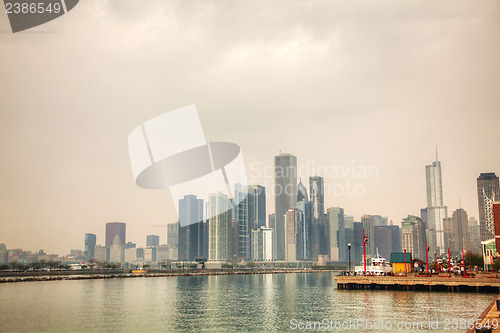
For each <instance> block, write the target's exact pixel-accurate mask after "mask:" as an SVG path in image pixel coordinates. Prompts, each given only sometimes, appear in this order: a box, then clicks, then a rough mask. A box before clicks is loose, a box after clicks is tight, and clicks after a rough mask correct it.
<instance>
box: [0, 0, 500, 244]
mask: <svg viewBox="0 0 500 333" xmlns="http://www.w3.org/2000/svg"><path fill="white" fill-rule="evenodd" d="M282 6H286V7H287V8H288V10H287V11H286V12H283V10H282ZM264 8H265V10H264ZM387 8H391V9H392V10H390V11H387ZM450 8H452V10H450ZM228 12H237V13H245V15H246V16H247V17H258V18H259V24H258V25H255V24H250V23H249V22H247V21H245V20H243V21H238V20H235V19H234V18H235V17H238V15H227V13H228ZM430 12H432V15H429V13H430ZM167 13H168V15H167ZM162 14H165V15H164V16H162ZM499 14H500V8H499V7H498V5H497V4H496V3H495V2H485V3H484V4H483V6H477V5H476V4H475V3H460V4H457V3H456V2H450V1H444V2H440V3H432V4H431V5H429V7H426V6H423V5H422V4H420V3H418V2H415V3H409V2H401V1H387V3H386V6H379V5H377V4H374V3H371V2H369V1H366V2H365V1H362V2H360V3H356V4H355V3H352V2H342V3H329V4H325V3H323V4H319V3H307V2H300V3H293V4H289V3H284V2H278V3H275V4H274V5H269V4H267V3H266V4H264V3H262V2H259V1H256V2H247V3H232V4H231V3H224V2H221V3H216V4H215V3H214V4H205V3H203V4H199V5H197V6H194V7H192V6H190V5H188V4H181V3H165V2H163V1H151V2H149V3H148V6H144V7H140V8H137V6H133V7H130V6H129V5H126V4H124V3H123V2H103V1H97V0H89V1H85V2H81V3H80V4H79V6H78V10H73V11H71V13H69V14H68V15H64V17H61V18H60V19H58V20H54V21H52V22H48V23H46V24H44V25H42V26H40V27H37V28H34V29H32V30H29V31H26V32H20V33H17V34H11V33H10V31H11V30H10V26H9V24H8V21H7V19H6V18H3V19H1V20H0V31H9V34H7V33H2V34H0V50H1V52H2V55H3V56H2V60H1V62H0V73H1V77H2V80H1V82H0V84H1V88H2V89H1V91H2V98H1V99H0V110H1V117H2V121H1V122H0V133H1V138H2V140H0V150H1V151H2V156H3V159H4V161H6V162H5V163H3V164H2V166H1V167H0V172H1V174H2V182H3V186H2V188H1V190H0V207H1V211H2V220H1V222H0V227H1V233H2V237H3V238H4V239H3V240H1V241H3V242H6V244H7V246H8V247H9V248H25V249H31V250H34V251H36V250H38V249H40V248H43V249H44V250H45V251H47V252H55V253H65V252H66V251H68V250H69V249H71V248H73V247H75V246H77V245H78V247H80V248H83V242H82V236H81V235H84V234H85V233H93V234H96V235H97V238H98V243H101V244H102V243H103V241H102V240H103V237H104V235H103V232H104V228H103V225H104V223H106V222H110V221H123V222H126V223H127V235H128V236H127V237H128V238H130V239H133V240H136V241H137V242H141V243H142V242H145V236H146V235H148V234H152V233H154V234H159V235H160V236H161V239H160V242H165V237H166V236H165V234H166V228H165V226H166V224H167V223H172V222H174V221H176V219H177V217H176V216H175V215H176V210H175V205H176V203H174V202H172V200H171V197H170V194H169V192H168V191H151V190H150V191H146V190H143V189H141V188H137V186H136V184H135V183H134V181H133V180H132V171H131V168H130V162H129V154H128V149H127V137H128V134H129V133H130V132H131V131H132V130H133V129H134V128H136V127H137V125H138V124H141V123H143V122H144V120H146V119H151V118H152V117H154V116H157V115H160V114H163V113H164V112H166V111H168V110H173V109H175V108H178V107H182V106H185V105H191V104H196V105H197V107H198V110H199V115H200V119H201V121H202V123H203V128H204V132H205V135H206V137H207V140H209V141H211V142H212V141H229V142H234V143H237V144H238V145H239V146H240V147H241V149H242V152H243V153H244V159H245V166H246V169H247V172H248V175H249V183H250V184H260V185H262V186H266V188H268V189H270V188H271V186H272V185H273V180H272V177H271V178H270V177H266V176H263V175H262V176H260V177H259V176H257V172H256V171H255V170H263V169H264V168H266V167H271V168H272V167H273V163H274V161H273V157H274V156H275V155H277V154H279V152H280V150H281V151H282V152H289V153H291V154H293V155H295V156H297V165H298V167H300V166H306V165H308V163H309V165H312V164H314V165H319V166H326V167H330V166H337V167H339V168H340V167H343V168H344V169H345V168H348V167H352V166H362V167H368V166H376V168H377V170H378V174H377V176H373V177H367V178H356V177H355V178H352V177H351V176H347V177H342V176H340V177H337V178H330V177H327V175H321V174H320V175H319V176H321V177H323V178H324V179H325V184H324V185H325V188H326V187H327V186H330V187H331V186H332V185H334V184H336V183H340V184H345V183H346V182H347V181H350V182H351V183H355V184H357V183H359V184H362V186H363V187H364V189H365V193H364V195H363V196H361V197H356V196H348V195H339V196H325V208H326V207H342V208H343V209H344V210H345V212H346V214H349V215H353V216H355V218H356V220H357V221H359V219H360V217H361V216H363V215H364V214H379V215H384V216H388V218H389V221H390V220H392V221H393V222H394V223H395V224H399V223H400V221H401V220H402V219H403V218H404V217H406V216H407V215H408V214H413V215H417V216H418V215H419V209H420V208H423V207H426V188H425V182H424V181H423V180H422V179H425V171H424V169H423V166H425V165H428V164H429V163H430V162H431V161H432V160H433V158H434V147H435V146H436V145H437V146H438V147H439V151H440V160H441V167H442V171H443V179H442V182H443V188H444V191H445V197H444V205H446V206H448V208H449V210H450V211H451V210H454V209H455V208H458V206H459V200H460V199H461V203H462V205H461V206H462V207H463V208H464V209H465V210H466V211H467V212H468V214H469V216H474V217H476V218H478V208H477V194H476V191H477V190H476V178H477V177H478V175H479V174H480V173H485V172H496V173H497V175H498V174H499V173H500V170H499V169H498V168H499V166H500V157H499V156H498V155H497V154H494V153H492V151H493V150H492V148H491V147H495V146H497V145H498V143H499V140H500V139H499V138H498V137H497V136H496V134H495V133H496V131H497V129H496V124H498V123H499V121H500V113H499V112H498V110H499V109H500V96H499V95H498V93H497V91H496V90H497V88H496V87H498V85H499V80H500V79H499V78H500V63H499V61H498V57H497V54H498V52H499V51H500V50H499V49H500V46H499V45H500V44H499V43H498V40H499V39H500V22H499V20H498V19H497V18H498V15H499ZM103 17H106V19H105V20H104V19H103ZM159 17H163V18H162V19H159ZM228 26H230V27H231V29H227V27H228ZM137 27H140V28H139V30H136V29H137ZM422 27H425V29H422ZM138 31H140V32H138ZM137 34H140V36H141V38H131V36H136V35H137ZM96 36H98V37H96ZM160 37H161V41H162V42H158V41H159V40H160V39H159V38H160ZM88 50H92V51H88ZM33 55H36V56H33ZM131 64H133V66H131ZM41 86H43V89H40V87H41ZM21 97H23V98H21ZM24 97H29V98H24ZM309 176H315V174H313V173H312V172H311V174H309V175H308V176H307V177H309ZM302 181H303V182H304V185H305V186H306V188H309V184H308V183H307V179H304V178H303V179H302ZM266 200H267V207H268V210H269V211H268V213H272V210H273V209H272V207H274V197H273V196H272V195H267V196H266ZM60 234H64V235H65V237H64V238H60V237H59V236H58V235H60ZM139 244H140V243H139ZM144 244H145V243H143V244H142V245H144Z"/></svg>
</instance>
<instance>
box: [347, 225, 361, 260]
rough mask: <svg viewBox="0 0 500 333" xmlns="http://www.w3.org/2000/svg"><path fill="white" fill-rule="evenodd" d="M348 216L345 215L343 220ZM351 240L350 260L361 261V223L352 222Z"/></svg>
mask: <svg viewBox="0 0 500 333" xmlns="http://www.w3.org/2000/svg"><path fill="white" fill-rule="evenodd" d="M348 218H349V219H350V217H348V216H345V217H344V222H345V220H346V219H348ZM352 238H353V242H352V248H351V260H352V261H353V262H361V261H362V260H363V223H362V222H353V237H352Z"/></svg>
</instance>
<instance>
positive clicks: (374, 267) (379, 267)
mask: <svg viewBox="0 0 500 333" xmlns="http://www.w3.org/2000/svg"><path fill="white" fill-rule="evenodd" d="M354 274H355V275H365V267H364V265H361V266H355V267H354ZM366 275H379V276H380V275H392V266H391V264H390V263H388V262H387V260H386V259H385V258H382V257H381V256H380V254H379V253H378V249H377V256H376V257H374V258H372V259H371V263H370V264H368V263H367V265H366Z"/></svg>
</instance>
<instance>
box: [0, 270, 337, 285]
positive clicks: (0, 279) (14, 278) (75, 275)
mask: <svg viewBox="0 0 500 333" xmlns="http://www.w3.org/2000/svg"><path fill="white" fill-rule="evenodd" d="M326 271H328V270H304V269H251V270H249V269H245V270H232V269H222V270H175V271H174V270H171V271H152V272H147V273H140V274H135V273H131V272H118V273H117V272H112V273H102V272H95V273H94V272H91V271H90V272H89V271H86V272H85V273H84V274H81V273H79V272H71V274H68V272H67V271H66V272H64V273H63V274H57V272H51V273H52V274H50V275H48V274H46V275H43V274H37V275H29V274H23V275H9V276H0V283H11V282H36V281H60V280H87V279H123V278H139V277H167V276H203V275H242V274H282V273H316V272H326ZM329 272H332V271H329Z"/></svg>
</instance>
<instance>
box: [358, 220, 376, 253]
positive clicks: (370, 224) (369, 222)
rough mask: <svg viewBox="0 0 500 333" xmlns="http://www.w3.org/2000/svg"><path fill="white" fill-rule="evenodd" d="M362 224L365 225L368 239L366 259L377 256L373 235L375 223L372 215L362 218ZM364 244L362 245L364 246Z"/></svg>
mask: <svg viewBox="0 0 500 333" xmlns="http://www.w3.org/2000/svg"><path fill="white" fill-rule="evenodd" d="M361 223H363V229H364V230H365V236H366V237H368V245H367V246H366V257H367V258H369V257H372V256H373V257H374V256H375V240H374V235H373V227H374V225H373V221H372V216H371V215H363V216H362V217H361ZM362 244H363V243H361V245H362Z"/></svg>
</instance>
